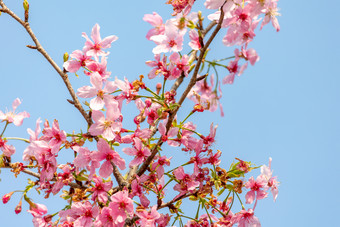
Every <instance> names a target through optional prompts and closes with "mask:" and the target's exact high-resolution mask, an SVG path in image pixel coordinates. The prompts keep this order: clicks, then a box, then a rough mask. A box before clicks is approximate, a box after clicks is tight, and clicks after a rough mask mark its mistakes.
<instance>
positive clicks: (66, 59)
mask: <svg viewBox="0 0 340 227" xmlns="http://www.w3.org/2000/svg"><path fill="white" fill-rule="evenodd" d="M68 58H69V56H68V53H67V52H65V54H64V56H63V59H64V62H67V61H68Z"/></svg>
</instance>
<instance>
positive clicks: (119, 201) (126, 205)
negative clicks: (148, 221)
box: [109, 190, 133, 226]
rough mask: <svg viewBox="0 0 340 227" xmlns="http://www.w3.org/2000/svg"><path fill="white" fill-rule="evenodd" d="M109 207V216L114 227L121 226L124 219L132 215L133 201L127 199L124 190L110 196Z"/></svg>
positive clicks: (127, 195) (127, 196) (126, 193)
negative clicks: (115, 226)
mask: <svg viewBox="0 0 340 227" xmlns="http://www.w3.org/2000/svg"><path fill="white" fill-rule="evenodd" d="M110 198H111V202H110V204H109V207H110V208H111V210H112V212H111V215H112V217H113V220H114V222H115V224H116V225H118V226H123V224H124V222H125V220H126V218H129V217H131V216H132V215H133V201H132V199H131V198H129V193H128V192H127V191H126V190H123V191H119V192H117V193H115V194H114V195H112V196H111V197H110Z"/></svg>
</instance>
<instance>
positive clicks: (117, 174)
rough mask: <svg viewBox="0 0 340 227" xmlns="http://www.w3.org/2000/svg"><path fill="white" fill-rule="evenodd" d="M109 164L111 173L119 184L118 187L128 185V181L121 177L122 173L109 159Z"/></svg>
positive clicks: (121, 187)
mask: <svg viewBox="0 0 340 227" xmlns="http://www.w3.org/2000/svg"><path fill="white" fill-rule="evenodd" d="M111 165H112V168H113V171H112V173H113V175H114V176H115V178H116V181H117V183H118V185H119V188H120V189H123V188H124V187H125V186H127V185H128V183H127V182H126V180H125V179H124V178H123V176H122V174H121V173H120V172H119V170H118V168H117V166H116V165H115V164H114V163H113V162H112V161H111Z"/></svg>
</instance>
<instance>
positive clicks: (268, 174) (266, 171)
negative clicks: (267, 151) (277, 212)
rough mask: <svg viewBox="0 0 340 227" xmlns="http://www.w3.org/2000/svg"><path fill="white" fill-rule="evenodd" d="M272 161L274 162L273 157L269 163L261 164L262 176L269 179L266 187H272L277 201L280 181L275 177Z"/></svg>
mask: <svg viewBox="0 0 340 227" xmlns="http://www.w3.org/2000/svg"><path fill="white" fill-rule="evenodd" d="M271 162H272V158H269V165H268V166H266V165H263V166H261V176H262V177H263V178H265V179H266V180H267V181H268V183H267V185H266V186H265V188H268V189H269V188H270V190H271V192H272V194H273V197H274V201H275V200H276V198H277V195H278V193H279V190H278V186H279V182H278V181H277V180H276V177H273V171H272V170H271Z"/></svg>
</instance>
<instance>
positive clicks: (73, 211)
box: [59, 201, 99, 227]
mask: <svg viewBox="0 0 340 227" xmlns="http://www.w3.org/2000/svg"><path fill="white" fill-rule="evenodd" d="M98 214H99V208H98V206H96V205H94V206H92V204H91V203H90V202H89V201H86V202H85V203H81V202H73V203H72V206H71V208H70V209H69V210H65V211H60V212H59V216H60V217H61V220H60V221H61V222H63V221H65V220H68V217H70V218H72V219H73V221H74V222H73V226H74V227H91V226H92V224H93V221H92V220H93V218H96V217H97V216H98Z"/></svg>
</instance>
